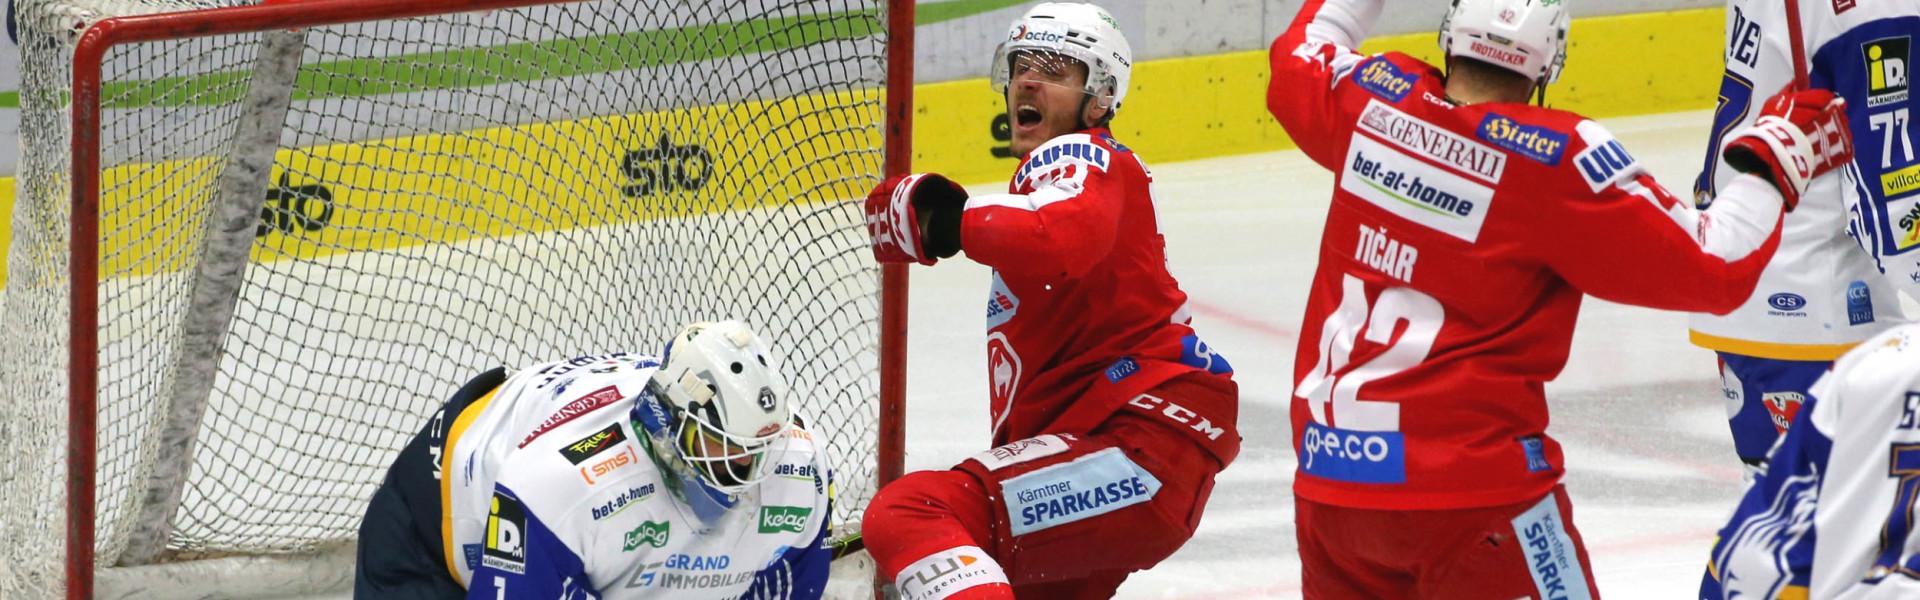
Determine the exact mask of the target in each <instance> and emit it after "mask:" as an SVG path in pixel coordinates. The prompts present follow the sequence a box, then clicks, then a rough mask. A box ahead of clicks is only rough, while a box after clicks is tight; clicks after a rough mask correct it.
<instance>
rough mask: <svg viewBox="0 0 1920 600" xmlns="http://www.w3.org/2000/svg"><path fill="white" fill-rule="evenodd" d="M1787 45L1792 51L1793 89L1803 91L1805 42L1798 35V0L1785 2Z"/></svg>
mask: <svg viewBox="0 0 1920 600" xmlns="http://www.w3.org/2000/svg"><path fill="white" fill-rule="evenodd" d="M1787 44H1788V46H1790V47H1791V48H1792V50H1793V88H1794V89H1797V90H1804V89H1807V88H1808V87H1811V86H1810V84H1808V83H1807V42H1806V38H1805V37H1802V36H1801V34H1800V0H1787Z"/></svg>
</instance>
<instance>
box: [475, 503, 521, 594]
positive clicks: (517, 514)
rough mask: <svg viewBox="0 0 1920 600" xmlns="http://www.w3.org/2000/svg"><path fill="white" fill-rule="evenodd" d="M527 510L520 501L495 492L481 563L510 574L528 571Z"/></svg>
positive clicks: (481, 552)
mask: <svg viewBox="0 0 1920 600" xmlns="http://www.w3.org/2000/svg"><path fill="white" fill-rule="evenodd" d="M526 531H527V511H526V509H525V508H523V507H521V506H520V500H519V499H518V498H514V497H513V496H508V495H506V494H502V493H500V492H497V491H496V492H494V493H493V504H492V505H491V506H490V507H489V508H488V510H487V537H486V547H484V548H482V549H481V551H480V564H481V565H482V566H486V567H492V568H495V569H499V570H502V571H506V572H508V573H516V574H525V573H526V572H527V548H526V544H527V540H526Z"/></svg>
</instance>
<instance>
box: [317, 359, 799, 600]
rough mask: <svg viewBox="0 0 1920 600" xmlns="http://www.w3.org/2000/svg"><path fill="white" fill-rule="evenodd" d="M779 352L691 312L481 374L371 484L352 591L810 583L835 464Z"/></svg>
mask: <svg viewBox="0 0 1920 600" xmlns="http://www.w3.org/2000/svg"><path fill="white" fill-rule="evenodd" d="M767 354H768V352H767V348H766V346H765V345H764V344H762V343H761V342H760V340H759V339H758V338H756V337H755V336H754V335H753V333H752V332H751V331H749V330H748V329H747V328H746V326H744V325H742V324H740V323H738V322H734V321H726V322H720V323H697V324H694V325H691V326H688V327H687V328H686V329H684V330H683V331H681V332H680V333H679V334H678V335H676V336H674V338H673V339H672V340H671V341H669V342H668V344H667V347H666V351H665V352H664V353H663V356H662V357H661V359H660V360H656V359H654V358H652V357H649V356H643V355H639V354H625V353H616V354H609V355H605V356H586V357H580V358H575V359H572V360H566V361H559V362H553V363H547V364H543V365H537V366H534V367H529V368H527V369H524V370H521V371H519V372H518V373H515V374H513V375H512V376H511V377H508V376H507V375H506V373H505V372H504V370H501V369H494V370H492V371H489V372H487V373H486V374H483V375H481V376H480V377H478V378H475V379H474V380H473V381H471V382H469V383H467V385H466V386H465V387H463V388H462V389H461V390H460V392H459V393H457V394H455V396H454V398H453V399H452V400H450V401H448V402H447V405H446V407H445V408H443V409H442V410H441V412H440V413H438V414H436V415H435V416H434V417H433V419H432V420H431V421H430V422H429V423H428V424H427V427H426V428H425V429H424V430H422V431H421V433H420V435H419V436H417V437H416V438H414V441H413V442H412V443H411V444H409V445H408V446H407V448H406V449H405V450H403V451H402V452H401V454H400V456H399V458H397V459H396V460H395V461H394V464H393V467H392V469H391V470H390V471H389V473H388V476H387V479H386V481H385V483H384V484H383V485H382V486H381V488H380V489H379V490H378V491H377V492H376V493H375V494H374V497H373V500H372V501H371V502H370V504H369V506H368V511H367V517H366V520H365V522H364V523H363V524H362V526H361V532H360V534H361V537H360V550H359V552H360V556H359V569H358V572H357V573H356V576H355V589H354V595H355V597H356V598H360V599H371V598H380V599H396V598H482V599H486V600H495V599H500V598H509V599H511V598H539V599H542V600H559V599H576V598H578V599H585V598H600V599H603V600H614V599H641V598H645V599H656V598H702V599H709V598H818V597H819V596H820V594H821V591H822V589H823V588H824V587H825V585H826V580H827V569H828V563H829V562H830V561H831V560H832V556H831V550H830V549H829V548H828V547H827V545H826V543H825V541H826V536H827V531H828V530H829V528H830V523H829V522H828V521H829V519H830V518H831V515H832V506H831V501H830V498H831V484H830V479H831V474H830V473H829V472H828V470H827V467H826V460H825V458H826V457H825V456H824V450H823V449H820V448H818V447H816V446H815V444H814V441H813V436H812V434H811V433H810V432H808V431H807V430H806V429H805V428H803V426H802V423H801V421H800V419H798V418H797V417H796V416H795V415H794V414H793V410H792V408H791V406H790V404H789V403H788V401H787V400H786V394H785V392H786V390H785V389H784V386H783V385H782V384H781V382H780V377H779V376H778V374H777V373H776V371H775V369H774V368H773V367H772V366H771V365H769V364H768V362H767ZM663 363H664V364H663Z"/></svg>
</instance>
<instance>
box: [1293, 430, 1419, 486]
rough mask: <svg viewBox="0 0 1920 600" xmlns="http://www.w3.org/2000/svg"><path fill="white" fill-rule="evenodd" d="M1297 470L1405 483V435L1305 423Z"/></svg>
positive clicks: (1350, 479) (1351, 479) (1348, 478)
mask: <svg viewBox="0 0 1920 600" xmlns="http://www.w3.org/2000/svg"><path fill="white" fill-rule="evenodd" d="M1299 452H1300V471H1301V472H1303V473H1306V474H1308V475H1312V476H1315V477H1322V478H1326V479H1332V480H1334V481H1348V482H1353V483H1406V482H1407V451H1406V441H1405V436H1404V435H1402V434H1401V433H1400V432H1398V431H1349V430H1345V429H1339V428H1334V427H1328V426H1325V425H1321V424H1319V423H1313V422H1308V423H1307V428H1306V431H1304V432H1302V433H1301V435H1300V448H1299Z"/></svg>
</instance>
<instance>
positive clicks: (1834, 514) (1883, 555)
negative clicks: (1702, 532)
mask: <svg viewBox="0 0 1920 600" xmlns="http://www.w3.org/2000/svg"><path fill="white" fill-rule="evenodd" d="M1916 499H1920V325H1906V326H1902V327H1899V328H1896V329H1893V330H1890V331H1887V332H1886V333H1883V334H1881V335H1880V336H1878V337H1875V338H1873V339H1871V340H1868V341H1867V342H1865V343H1863V344H1861V345H1860V346H1858V347H1857V348H1855V349H1854V350H1852V351H1850V352H1848V353H1847V354H1846V355H1845V356H1843V357H1841V358H1840V360H1839V361H1838V362H1836V363H1834V367H1833V371H1832V372H1830V373H1828V374H1827V375H1826V376H1824V377H1822V378H1821V379H1820V381H1819V382H1818V383H1815V384H1814V385H1813V389H1812V390H1811V392H1810V394H1809V398H1807V402H1806V404H1805V405H1803V407H1802V408H1801V410H1800V415H1799V418H1796V419H1794V420H1793V424H1792V425H1791V426H1790V427H1789V428H1788V429H1787V433H1786V435H1785V436H1783V437H1782V438H1781V439H1780V443H1779V444H1777V445H1775V446H1774V448H1773V452H1772V453H1771V454H1770V455H1769V460H1768V464H1767V466H1766V467H1765V469H1764V470H1763V472H1762V473H1761V474H1760V476H1759V477H1758V478H1757V479H1756V480H1755V481H1754V482H1753V483H1752V484H1751V485H1750V486H1748V488H1747V493H1746V497H1745V498H1743V499H1742V500H1741V501H1740V507H1739V509H1738V510H1737V511H1736V512H1735V513H1734V516H1733V521H1732V522H1731V523H1729V524H1728V525H1727V526H1726V528H1724V529H1721V530H1720V540H1719V542H1718V543H1716V544H1715V547H1714V549H1713V562H1712V563H1710V564H1709V565H1708V569H1707V577H1706V580H1705V581H1704V582H1703V583H1702V585H1701V589H1700V597H1701V598H1705V599H1710V600H1723V599H1724V600H1732V599H1733V598H1750V599H1756V600H1804V599H1808V598H1813V599H1818V600H1892V599H1895V598H1920V532H1916V530H1915V525H1916V523H1915V519H1916V517H1920V515H1917V514H1915V508H1916Z"/></svg>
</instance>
